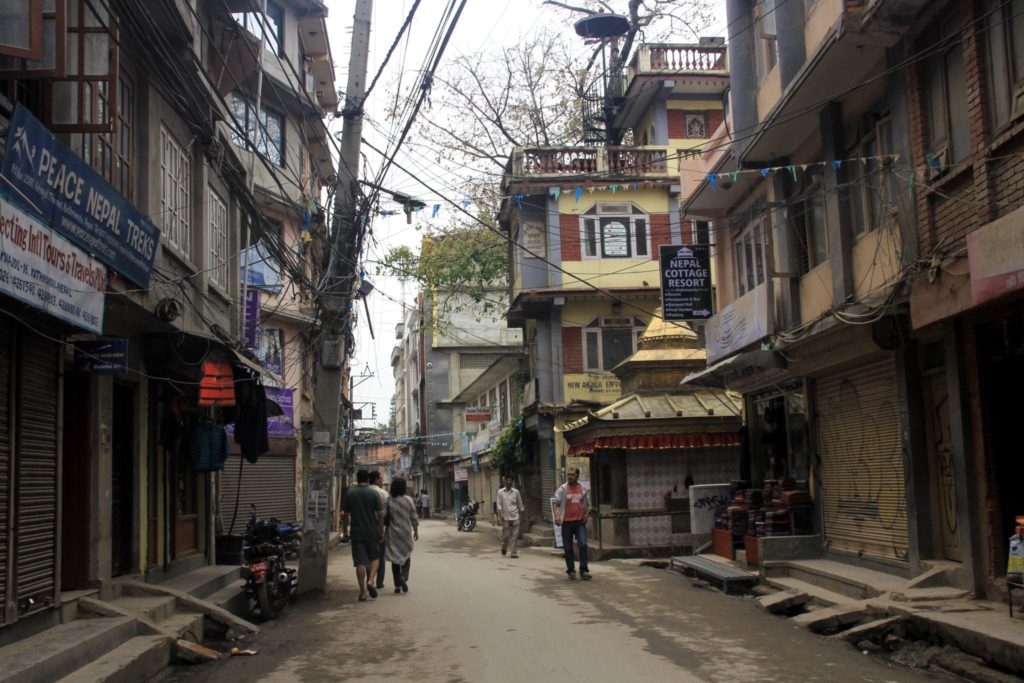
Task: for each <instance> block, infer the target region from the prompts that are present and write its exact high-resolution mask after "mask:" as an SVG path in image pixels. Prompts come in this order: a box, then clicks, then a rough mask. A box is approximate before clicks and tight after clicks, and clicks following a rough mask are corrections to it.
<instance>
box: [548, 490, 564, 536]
mask: <svg viewBox="0 0 1024 683" xmlns="http://www.w3.org/2000/svg"><path fill="white" fill-rule="evenodd" d="M557 516H558V499H557V498H554V497H552V498H551V519H555V517H557ZM552 524H553V526H554V528H555V547H556V548H561V547H563V546H562V525H561V524H554V523H553V522H552Z"/></svg>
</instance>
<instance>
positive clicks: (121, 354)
mask: <svg viewBox="0 0 1024 683" xmlns="http://www.w3.org/2000/svg"><path fill="white" fill-rule="evenodd" d="M75 371H77V372H88V373H92V374H94V375H127V374H128V340H127V339H121V338H118V337H102V338H100V339H90V340H87V341H77V342H75Z"/></svg>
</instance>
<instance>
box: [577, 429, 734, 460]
mask: <svg viewBox="0 0 1024 683" xmlns="http://www.w3.org/2000/svg"><path fill="white" fill-rule="evenodd" d="M739 445H740V435H739V433H738V432H711V433H697V434H694V433H684V434H624V435H622V436H599V437H597V438H596V439H591V440H590V441H584V442H583V443H578V444H573V445H572V446H569V457H571V458H577V457H582V456H587V455H593V454H594V452H595V451H596V450H597V449H598V448H625V449H627V450H641V449H647V450H664V449H670V448H677V449H678V448H719V447H723V446H739Z"/></svg>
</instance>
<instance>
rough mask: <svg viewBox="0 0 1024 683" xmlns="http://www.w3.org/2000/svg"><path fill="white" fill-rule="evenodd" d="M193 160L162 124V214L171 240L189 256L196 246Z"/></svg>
mask: <svg viewBox="0 0 1024 683" xmlns="http://www.w3.org/2000/svg"><path fill="white" fill-rule="evenodd" d="M191 185H192V162H191V160H190V159H189V155H188V154H187V153H186V151H185V149H184V148H183V147H182V146H181V145H179V144H178V142H177V140H175V139H174V137H173V136H172V135H171V134H170V133H169V132H168V131H167V129H166V128H163V127H161V128H160V217H161V218H162V219H163V234H164V237H165V238H166V239H167V242H168V243H170V244H171V246H173V247H175V248H176V249H177V250H178V251H179V252H181V253H182V254H183V255H185V256H190V254H191V250H192V221H191V220H190V216H189V212H190V210H191V206H192V203H191Z"/></svg>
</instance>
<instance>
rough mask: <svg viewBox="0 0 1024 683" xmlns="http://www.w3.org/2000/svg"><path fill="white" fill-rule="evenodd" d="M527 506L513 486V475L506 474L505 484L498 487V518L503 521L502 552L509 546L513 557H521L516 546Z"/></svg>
mask: <svg viewBox="0 0 1024 683" xmlns="http://www.w3.org/2000/svg"><path fill="white" fill-rule="evenodd" d="M525 516H526V508H525V507H524V506H523V497H522V496H521V495H520V494H519V490H518V489H514V488H512V475H511V474H506V475H505V486H504V487H503V488H500V489H498V519H499V520H500V521H501V554H502V555H504V554H505V553H506V552H507V551H508V549H509V547H510V546H511V548H512V557H519V553H517V552H516V546H517V545H518V544H519V520H520V519H523V518H525Z"/></svg>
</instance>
